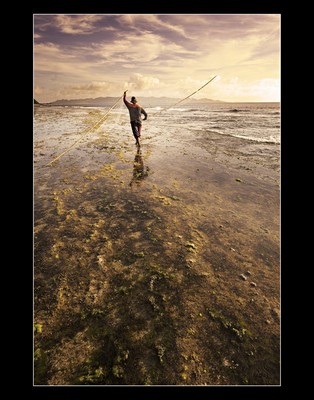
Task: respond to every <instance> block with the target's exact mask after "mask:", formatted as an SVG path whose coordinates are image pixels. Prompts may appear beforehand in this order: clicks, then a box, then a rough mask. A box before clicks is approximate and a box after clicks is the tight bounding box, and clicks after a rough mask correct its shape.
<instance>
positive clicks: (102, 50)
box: [34, 14, 280, 101]
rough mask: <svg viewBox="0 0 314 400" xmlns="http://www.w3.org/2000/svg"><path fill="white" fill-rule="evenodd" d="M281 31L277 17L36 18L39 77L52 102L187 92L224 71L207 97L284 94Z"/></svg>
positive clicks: (36, 73)
mask: <svg viewBox="0 0 314 400" xmlns="http://www.w3.org/2000/svg"><path fill="white" fill-rule="evenodd" d="M279 33H280V15H276V14H275V15H267V14H265V15H264V14H261V15H249V14H247V15H246V14H244V15H236V14H235V15H233V14H227V15H206V14H205V15H203V14H199V15H197V14H191V15H188V14H184V15H171V14H169V15H163V14H161V15H151V14H148V15H147V14H143V15H137V14H130V15H106V14H102V15H61V14H60V15H36V16H35V17H34V38H35V42H34V76H35V82H36V85H37V86H39V87H41V88H44V89H45V91H44V92H45V94H47V93H50V94H49V96H50V95H51V96H53V97H54V98H52V99H51V100H54V99H56V97H57V96H59V95H60V93H63V95H66V96H69V97H70V96H72V95H73V96H74V95H75V96H79V93H81V94H82V96H85V95H88V96H89V97H93V96H97V95H99V94H100V93H101V94H102V93H104V95H109V96H111V95H113V96H116V95H119V93H120V92H121V90H123V88H129V89H130V90H133V91H136V94H137V95H138V94H140V95H145V96H146V95H160V96H163V95H165V96H172V97H174V96H177V97H184V96H186V95H188V94H190V93H192V92H193V91H195V90H197V89H198V88H199V87H201V86H202V85H203V84H204V83H206V82H207V81H208V80H209V79H210V77H211V76H213V75H216V74H218V73H219V75H220V76H221V80H220V81H218V80H217V79H215V80H214V81H213V83H212V84H210V85H208V86H206V87H205V88H204V89H203V90H202V92H201V93H200V95H201V97H209V98H217V99H221V100H227V101H228V100H230V101H232V99H240V96H241V95H242V96H243V99H246V98H247V97H245V96H249V97H248V98H250V99H252V98H253V95H254V93H253V92H254V91H255V92H256V93H257V94H258V95H260V96H261V98H263V99H265V97H266V96H267V90H268V91H269V93H271V94H273V95H274V96H275V98H276V99H277V98H278V96H279V95H278V93H279V86H278V85H277V84H276V83H275V82H278V80H279V74H280V47H279V42H280V37H279ZM235 77H237V78H238V82H235V79H234V78H235ZM267 80H270V81H267ZM250 85H251V87H252V88H253V89H252V90H250V89H249V87H250ZM276 90H277V92H276ZM141 92H142V94H141ZM275 92H276V93H275ZM197 96H198V94H197ZM255 99H257V97H256V98H255Z"/></svg>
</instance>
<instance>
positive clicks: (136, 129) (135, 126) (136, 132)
mask: <svg viewBox="0 0 314 400" xmlns="http://www.w3.org/2000/svg"><path fill="white" fill-rule="evenodd" d="M131 127H132V132H133V136H134V137H135V140H136V144H137V145H140V142H139V138H140V137H141V129H142V125H141V124H140V123H138V122H136V121H131Z"/></svg>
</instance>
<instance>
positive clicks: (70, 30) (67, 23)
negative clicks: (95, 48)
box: [55, 15, 102, 35]
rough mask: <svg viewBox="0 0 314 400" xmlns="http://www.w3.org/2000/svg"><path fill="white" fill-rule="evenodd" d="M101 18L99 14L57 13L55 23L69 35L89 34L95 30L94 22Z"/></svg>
mask: <svg viewBox="0 0 314 400" xmlns="http://www.w3.org/2000/svg"><path fill="white" fill-rule="evenodd" d="M101 19H102V16H101V15H98V16H97V15H57V16H56V17H55V25H56V27H57V28H59V30H60V31H61V32H63V33H67V34H69V35H77V34H81V35H90V34H92V33H94V32H95V23H96V22H97V21H99V20H101Z"/></svg>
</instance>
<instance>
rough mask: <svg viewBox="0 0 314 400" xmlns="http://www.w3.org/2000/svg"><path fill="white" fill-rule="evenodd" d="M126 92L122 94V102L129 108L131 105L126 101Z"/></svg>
mask: <svg viewBox="0 0 314 400" xmlns="http://www.w3.org/2000/svg"><path fill="white" fill-rule="evenodd" d="M126 92H127V90H126V91H125V92H124V93H123V101H124V104H125V105H126V106H131V105H132V103H130V102H129V101H127V99H126Z"/></svg>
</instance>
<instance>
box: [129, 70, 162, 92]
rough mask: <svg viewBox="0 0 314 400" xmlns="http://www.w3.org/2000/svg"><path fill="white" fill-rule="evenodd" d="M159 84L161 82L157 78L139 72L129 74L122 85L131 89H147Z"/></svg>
mask: <svg viewBox="0 0 314 400" xmlns="http://www.w3.org/2000/svg"><path fill="white" fill-rule="evenodd" d="M160 86H161V83H160V81H159V79H158V78H154V77H152V76H143V75H142V74H139V73H135V74H133V75H132V76H130V78H129V81H128V82H125V83H124V87H125V88H129V89H131V90H147V89H154V88H157V87H160Z"/></svg>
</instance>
